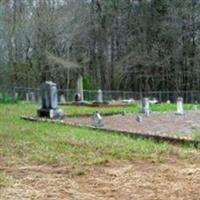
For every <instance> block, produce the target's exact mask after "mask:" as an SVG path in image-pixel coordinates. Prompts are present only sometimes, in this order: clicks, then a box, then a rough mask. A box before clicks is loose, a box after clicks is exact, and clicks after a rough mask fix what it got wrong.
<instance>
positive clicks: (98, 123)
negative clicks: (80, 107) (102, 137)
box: [92, 112, 103, 127]
mask: <svg viewBox="0 0 200 200" xmlns="http://www.w3.org/2000/svg"><path fill="white" fill-rule="evenodd" d="M92 125H93V126H94V127H102V126H103V123H102V117H101V115H100V113H99V112H95V113H94V115H93V117H92Z"/></svg>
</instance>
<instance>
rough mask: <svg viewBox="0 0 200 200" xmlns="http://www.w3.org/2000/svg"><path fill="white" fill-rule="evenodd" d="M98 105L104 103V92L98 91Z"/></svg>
mask: <svg viewBox="0 0 200 200" xmlns="http://www.w3.org/2000/svg"><path fill="white" fill-rule="evenodd" d="M97 103H103V92H102V90H98V91H97Z"/></svg>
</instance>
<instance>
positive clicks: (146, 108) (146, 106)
mask: <svg viewBox="0 0 200 200" xmlns="http://www.w3.org/2000/svg"><path fill="white" fill-rule="evenodd" d="M141 112H142V113H144V114H145V115H146V116H149V114H150V108H149V99H148V98H143V99H142V110H141Z"/></svg>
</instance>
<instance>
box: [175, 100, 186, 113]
mask: <svg viewBox="0 0 200 200" xmlns="http://www.w3.org/2000/svg"><path fill="white" fill-rule="evenodd" d="M176 114H177V115H183V114H184V110H183V98H182V97H178V98H177V112H176Z"/></svg>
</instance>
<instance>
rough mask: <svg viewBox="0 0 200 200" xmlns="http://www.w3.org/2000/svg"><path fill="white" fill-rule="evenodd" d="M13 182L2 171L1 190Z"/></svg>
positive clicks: (0, 176) (0, 178) (0, 175)
mask: <svg viewBox="0 0 200 200" xmlns="http://www.w3.org/2000/svg"><path fill="white" fill-rule="evenodd" d="M10 182H11V178H10V177H9V176H8V175H7V174H6V173H5V172H2V171H0V189H1V188H2V187H6V186H8V185H9V183H10Z"/></svg>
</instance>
